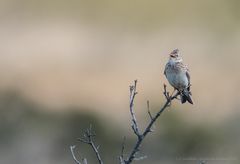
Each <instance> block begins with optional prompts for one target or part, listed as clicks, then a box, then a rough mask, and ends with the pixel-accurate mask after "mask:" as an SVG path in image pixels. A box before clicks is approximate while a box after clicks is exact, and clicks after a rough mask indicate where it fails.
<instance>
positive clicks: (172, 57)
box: [169, 49, 182, 62]
mask: <svg viewBox="0 0 240 164" xmlns="http://www.w3.org/2000/svg"><path fill="white" fill-rule="evenodd" d="M169 60H171V61H175V62H179V61H182V58H181V57H180V55H179V50H178V49H175V50H173V51H172V52H171V53H170V54H169Z"/></svg>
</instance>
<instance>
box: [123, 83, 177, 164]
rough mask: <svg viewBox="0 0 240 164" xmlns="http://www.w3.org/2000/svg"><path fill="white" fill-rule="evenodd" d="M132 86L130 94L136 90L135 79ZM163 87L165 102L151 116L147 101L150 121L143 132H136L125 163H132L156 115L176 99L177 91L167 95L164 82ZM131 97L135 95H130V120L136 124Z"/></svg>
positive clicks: (156, 117)
mask: <svg viewBox="0 0 240 164" xmlns="http://www.w3.org/2000/svg"><path fill="white" fill-rule="evenodd" d="M133 88H134V89H131V87H130V93H131V94H133V93H134V92H135V91H136V81H135V85H134V87H133ZM163 88H164V91H163V95H164V96H165V98H166V102H165V104H164V105H163V107H162V108H161V109H160V110H159V111H158V112H157V114H156V115H155V116H152V115H151V113H150V111H149V102H148V114H149V116H150V118H151V121H150V123H149V124H148V125H147V127H146V129H145V130H144V132H143V133H142V134H140V133H139V131H138V133H137V136H138V140H137V142H136V144H135V146H134V147H133V149H132V151H131V153H130V155H129V157H128V159H127V160H125V164H130V163H132V161H133V160H134V159H135V158H136V153H137V152H138V151H139V149H140V146H141V144H142V141H143V139H144V138H145V137H146V136H147V135H148V133H149V132H151V131H152V130H151V128H152V126H153V124H154V123H155V122H156V120H157V119H158V117H159V116H160V115H161V114H162V113H163V111H164V110H165V109H166V108H167V107H169V106H170V105H171V101H172V100H173V99H176V98H177V96H178V95H179V94H180V93H179V92H177V93H176V94H175V95H174V96H172V95H171V96H170V95H169V92H167V86H166V85H165V84H164V86H163ZM132 90H135V91H134V92H133V91H132ZM132 97H135V95H134V96H130V113H131V115H132V122H133V124H134V125H135V126H136V125H137V124H136V122H134V121H136V118H135V117H133V116H135V115H134V113H133V105H131V104H133V101H134V98H133V99H131V98H132ZM134 118H135V119H134ZM134 133H135V134H136V132H135V131H134Z"/></svg>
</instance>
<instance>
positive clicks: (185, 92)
mask: <svg viewBox="0 0 240 164" xmlns="http://www.w3.org/2000/svg"><path fill="white" fill-rule="evenodd" d="M189 90H190V89H188V88H187V89H185V90H183V91H182V92H181V94H180V96H181V102H182V104H183V103H185V102H187V101H188V102H189V103H190V104H193V101H192V98H191V92H190V91H189Z"/></svg>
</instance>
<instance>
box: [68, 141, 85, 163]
mask: <svg viewBox="0 0 240 164" xmlns="http://www.w3.org/2000/svg"><path fill="white" fill-rule="evenodd" d="M75 148H76V145H73V146H70V150H71V153H72V157H73V159H74V161H75V162H76V163H77V164H81V162H80V161H79V160H77V158H76V156H75V154H74V149H75ZM85 164H87V163H85Z"/></svg>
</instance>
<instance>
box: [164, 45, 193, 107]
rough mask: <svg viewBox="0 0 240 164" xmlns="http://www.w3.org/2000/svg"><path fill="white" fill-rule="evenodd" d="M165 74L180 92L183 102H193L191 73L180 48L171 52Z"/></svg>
mask: <svg viewBox="0 0 240 164" xmlns="http://www.w3.org/2000/svg"><path fill="white" fill-rule="evenodd" d="M164 74H165V76H166V78H167V80H168V82H169V83H170V85H171V86H172V87H173V88H174V91H173V93H174V92H175V90H177V91H178V92H179V95H180V98H181V102H182V104H183V103H185V102H189V103H190V104H193V100H192V98H191V95H192V93H191V91H190V86H191V83H190V73H189V70H188V68H187V66H186V65H185V64H183V59H182V57H181V56H180V54H179V50H178V49H174V50H173V51H172V52H171V53H170V54H169V60H168V62H167V64H166V66H165V69H164Z"/></svg>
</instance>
